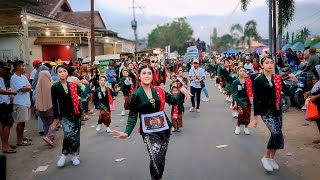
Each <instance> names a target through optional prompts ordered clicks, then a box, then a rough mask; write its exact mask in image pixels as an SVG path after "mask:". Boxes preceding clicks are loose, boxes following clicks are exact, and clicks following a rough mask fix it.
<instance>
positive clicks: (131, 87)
mask: <svg viewBox="0 0 320 180" xmlns="http://www.w3.org/2000/svg"><path fill="white" fill-rule="evenodd" d="M129 79H130V81H131V82H133V81H132V78H131V77H129ZM133 92H134V85H133V84H131V86H130V94H132V93H133Z"/></svg>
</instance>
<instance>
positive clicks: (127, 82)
mask: <svg viewBox="0 0 320 180" xmlns="http://www.w3.org/2000/svg"><path fill="white" fill-rule="evenodd" d="M122 74H123V77H122V78H121V80H120V91H121V92H122V93H123V96H124V106H123V110H122V112H121V116H124V115H125V114H126V110H130V97H131V94H132V93H133V91H134V85H133V80H132V78H131V77H129V72H128V71H127V70H123V71H122Z"/></svg>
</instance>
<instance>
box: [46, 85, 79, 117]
mask: <svg viewBox="0 0 320 180" xmlns="http://www.w3.org/2000/svg"><path fill="white" fill-rule="evenodd" d="M67 87H68V93H66V92H65V90H64V89H63V86H62V84H61V82H60V81H58V82H56V83H55V84H53V85H52V86H51V97H52V105H53V114H54V118H55V119H59V118H61V117H62V116H65V117H68V118H72V117H74V116H75V113H74V108H73V103H72V99H71V90H70V84H69V82H67ZM81 93H82V92H81V90H80V88H79V87H78V94H81ZM79 110H80V112H81V109H80V107H79Z"/></svg>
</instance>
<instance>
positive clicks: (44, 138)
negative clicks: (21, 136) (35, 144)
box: [42, 137, 54, 147]
mask: <svg viewBox="0 0 320 180" xmlns="http://www.w3.org/2000/svg"><path fill="white" fill-rule="evenodd" d="M42 139H43V140H44V141H45V142H46V143H47V144H49V145H50V146H52V147H53V146H54V145H53V141H52V140H50V139H49V138H47V137H43V138H42Z"/></svg>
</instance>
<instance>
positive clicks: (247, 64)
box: [244, 56, 254, 72]
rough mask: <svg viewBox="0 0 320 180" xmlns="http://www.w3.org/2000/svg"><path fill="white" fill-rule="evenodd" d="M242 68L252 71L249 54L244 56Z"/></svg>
mask: <svg viewBox="0 0 320 180" xmlns="http://www.w3.org/2000/svg"><path fill="white" fill-rule="evenodd" d="M244 68H245V69H246V70H249V71H250V72H254V69H253V64H252V63H251V62H250V57H249V56H247V57H246V63H245V64H244Z"/></svg>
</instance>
